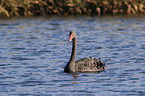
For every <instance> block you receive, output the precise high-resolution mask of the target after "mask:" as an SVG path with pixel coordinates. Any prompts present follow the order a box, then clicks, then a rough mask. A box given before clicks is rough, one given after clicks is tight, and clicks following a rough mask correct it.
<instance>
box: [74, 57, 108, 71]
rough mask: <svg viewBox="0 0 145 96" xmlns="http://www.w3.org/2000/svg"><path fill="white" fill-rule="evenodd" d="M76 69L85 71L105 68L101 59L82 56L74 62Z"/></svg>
mask: <svg viewBox="0 0 145 96" xmlns="http://www.w3.org/2000/svg"><path fill="white" fill-rule="evenodd" d="M75 63H76V65H75V67H76V71H78V72H85V71H101V70H104V69H105V64H104V63H103V62H101V59H100V58H99V59H96V58H94V59H91V58H86V57H85V58H83V59H81V60H78V61H76V62H75Z"/></svg>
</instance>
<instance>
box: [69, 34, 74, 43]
mask: <svg viewBox="0 0 145 96" xmlns="http://www.w3.org/2000/svg"><path fill="white" fill-rule="evenodd" d="M72 35H73V34H71V35H70V36H69V42H70V41H71V40H72Z"/></svg>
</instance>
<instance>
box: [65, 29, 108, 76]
mask: <svg viewBox="0 0 145 96" xmlns="http://www.w3.org/2000/svg"><path fill="white" fill-rule="evenodd" d="M71 40H72V41H73V43H72V46H73V47H72V54H71V58H70V60H69V62H68V63H67V65H66V66H65V68H64V72H67V73H74V72H98V71H103V70H105V64H104V63H103V62H101V61H100V59H98V60H96V58H94V59H91V58H86V57H85V58H83V59H81V60H78V61H75V60H76V50H77V37H76V32H74V31H71V32H70V37H69V41H71Z"/></svg>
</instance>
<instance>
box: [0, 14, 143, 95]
mask: <svg viewBox="0 0 145 96" xmlns="http://www.w3.org/2000/svg"><path fill="white" fill-rule="evenodd" d="M70 30H74V31H76V32H77V40H78V42H77V45H78V48H77V60H78V59H81V58H84V57H89V56H92V58H101V59H102V61H103V62H105V64H106V70H105V71H103V72H100V73H78V74H68V73H64V72H63V68H64V66H65V65H66V63H67V62H68V60H69V58H70V54H71V43H69V42H67V40H68V34H69V31H70ZM144 30H145V17H144V16H142V17H141V16H140V17H109V16H107V17H35V18H9V19H0V41H1V43H0V94H1V96H34V95H35V96H44V95H46V96H69V95H70V96H123V95H125V96H126V95H127V96H128V95H138V96H143V95H145V83H144V82H145V31H144Z"/></svg>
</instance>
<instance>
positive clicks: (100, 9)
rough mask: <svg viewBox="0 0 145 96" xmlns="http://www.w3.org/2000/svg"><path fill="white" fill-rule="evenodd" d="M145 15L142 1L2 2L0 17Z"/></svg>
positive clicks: (0, 4) (51, 0) (55, 0)
mask: <svg viewBox="0 0 145 96" xmlns="http://www.w3.org/2000/svg"><path fill="white" fill-rule="evenodd" d="M144 14H145V1H143V0H142V1H140V0H59V1H57V0H1V1H0V17H6V18H7V17H31V16H32V17H33V16H53V15H54V16H84V15H85V16H104V15H113V16H118V15H127V16H130V15H131V16H132V15H133V16H134V15H135V16H142V15H144Z"/></svg>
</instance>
